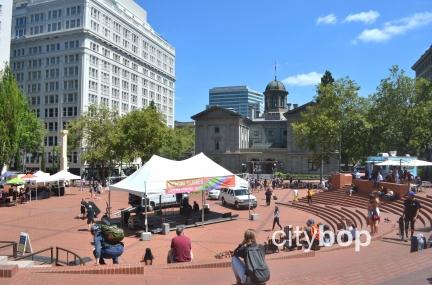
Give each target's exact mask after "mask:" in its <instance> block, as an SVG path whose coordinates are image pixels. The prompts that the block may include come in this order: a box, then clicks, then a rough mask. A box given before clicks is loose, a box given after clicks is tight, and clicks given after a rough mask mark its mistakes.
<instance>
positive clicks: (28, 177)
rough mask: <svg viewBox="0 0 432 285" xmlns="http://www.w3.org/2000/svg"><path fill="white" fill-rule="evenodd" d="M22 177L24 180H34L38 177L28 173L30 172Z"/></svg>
mask: <svg viewBox="0 0 432 285" xmlns="http://www.w3.org/2000/svg"><path fill="white" fill-rule="evenodd" d="M20 178H21V179H22V180H24V181H33V180H34V179H36V177H35V176H34V175H33V174H30V173H28V174H26V175H24V176H22V177H20Z"/></svg>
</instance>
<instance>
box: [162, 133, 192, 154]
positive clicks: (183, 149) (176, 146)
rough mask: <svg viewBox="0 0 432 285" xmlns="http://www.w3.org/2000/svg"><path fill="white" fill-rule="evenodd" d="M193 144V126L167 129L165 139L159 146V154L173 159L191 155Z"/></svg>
mask: <svg viewBox="0 0 432 285" xmlns="http://www.w3.org/2000/svg"><path fill="white" fill-rule="evenodd" d="M194 144H195V128H194V126H186V127H180V128H177V127H176V128H174V129H168V132H167V136H166V140H165V142H164V144H163V146H162V148H161V151H160V153H161V155H162V156H164V157H166V158H169V159H174V160H181V159H185V158H188V157H190V156H192V155H193V152H194Z"/></svg>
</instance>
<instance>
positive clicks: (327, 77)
mask: <svg viewBox="0 0 432 285" xmlns="http://www.w3.org/2000/svg"><path fill="white" fill-rule="evenodd" d="M334 81H335V80H334V78H333V76H332V74H331V72H330V71H328V70H326V71H325V72H324V75H323V77H321V84H322V85H327V84H333V83H334Z"/></svg>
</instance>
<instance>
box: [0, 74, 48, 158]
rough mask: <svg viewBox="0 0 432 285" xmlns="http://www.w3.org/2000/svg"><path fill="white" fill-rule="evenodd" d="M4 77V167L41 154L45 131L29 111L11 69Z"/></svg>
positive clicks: (0, 142)
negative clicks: (29, 154) (27, 154)
mask: <svg viewBox="0 0 432 285" xmlns="http://www.w3.org/2000/svg"><path fill="white" fill-rule="evenodd" d="M0 76H1V78H0V166H2V165H4V164H12V163H13V162H14V161H15V163H16V164H19V162H20V157H21V156H22V155H23V154H25V153H26V152H31V153H37V152H38V151H39V150H40V148H41V146H42V140H43V136H44V129H43V126H42V124H41V122H40V121H39V119H38V118H37V117H36V116H35V114H34V113H33V112H31V111H30V110H29V108H28V105H27V100H26V98H25V96H24V95H23V94H22V92H21V90H20V89H19V87H18V85H17V83H16V80H15V77H14V75H13V73H12V70H11V69H10V67H8V66H6V67H5V69H4V70H3V72H1V73H0Z"/></svg>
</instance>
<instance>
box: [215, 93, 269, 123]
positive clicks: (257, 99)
mask: <svg viewBox="0 0 432 285" xmlns="http://www.w3.org/2000/svg"><path fill="white" fill-rule="evenodd" d="M209 106H210V107H212V106H219V107H222V108H225V109H230V110H233V111H235V112H237V113H239V114H240V115H242V116H244V117H247V118H255V117H258V116H260V115H261V114H262V113H263V111H264V95H263V94H262V93H260V92H257V91H254V90H252V89H250V88H248V87H247V86H227V87H215V88H212V89H210V90H209Z"/></svg>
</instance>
